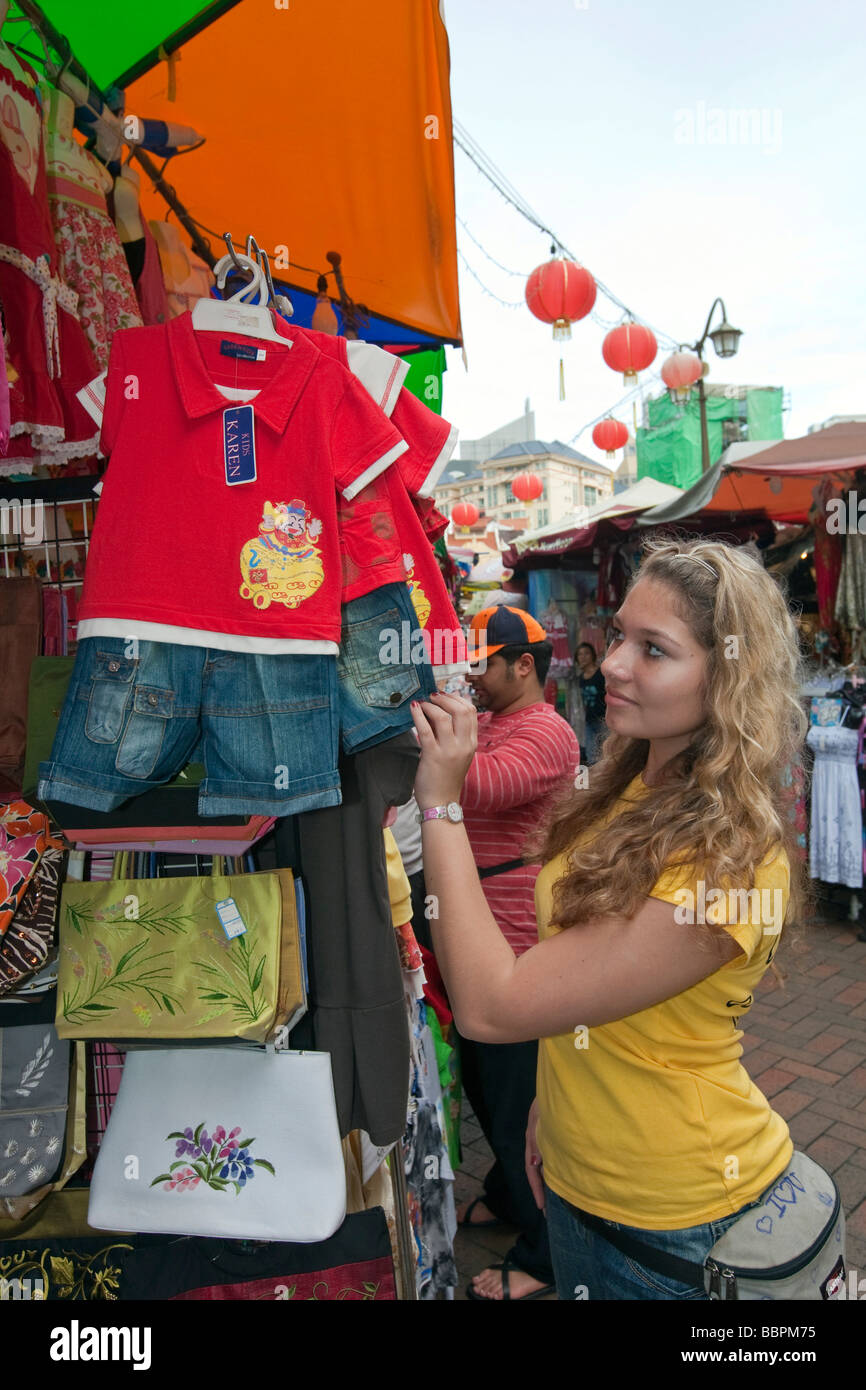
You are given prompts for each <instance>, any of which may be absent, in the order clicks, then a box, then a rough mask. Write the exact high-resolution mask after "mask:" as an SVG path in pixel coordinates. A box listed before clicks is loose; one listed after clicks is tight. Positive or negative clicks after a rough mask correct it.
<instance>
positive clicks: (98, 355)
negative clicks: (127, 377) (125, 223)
mask: <svg viewBox="0 0 866 1390" xmlns="http://www.w3.org/2000/svg"><path fill="white" fill-rule="evenodd" d="M74 120H75V107H74V103H73V101H72V98H71V97H69V96H67V95H66V93H65V92H61V91H59V90H57V89H56V88H52V89H51V91H50V92H49V102H48V111H47V115H46V121H45V158H46V174H47V189H48V203H49V208H50V210H51V219H52V222H53V224H54V236H55V241H56V243H57V250H58V268H59V272H60V276H61V278H62V279H63V280H64V281H65V283H66V284H67V285H68V286H69V287H70V289H72V290H74V291H75V293H76V294H77V295H78V318H79V321H80V323H81V326H82V328H83V329H84V332H85V333H86V334H87V340H88V342H89V343H90V346H91V349H92V350H93V356H94V358H95V360H96V363H97V365H98V367H99V370H100V371H104V370H105V368H106V367H107V366H108V355H109V349H110V347H111V339H112V337H113V335H114V333H115V332H116V330H117V329H118V328H135V327H138V326H139V325H140V324H141V321H142V320H141V314H140V313H139V310H138V305H137V303H136V299H135V293H134V291H133V288H132V281H131V280H130V278H129V268H128V266H127V264H126V257H125V256H124V254H123V249H122V247H121V245H120V242H119V240H118V236H117V232H116V230H115V227H114V223H113V222H112V221H111V219H110V218H109V216H108V209H107V207H106V201H105V199H106V194H107V193H109V192H110V191H111V188H112V182H113V181H112V178H111V175H110V174H109V172H108V170H107V169H106V168H105V165H104V164H102V163H100V161H99V160H98V159H96V158H95V156H94V155H92V154H90V153H89V151H88V150H85V149H84V147H83V146H82V145H81V144H80V142H79V141H78V140H76V139H75V136H74V134H73V127H74Z"/></svg>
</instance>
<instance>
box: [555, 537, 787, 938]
mask: <svg viewBox="0 0 866 1390" xmlns="http://www.w3.org/2000/svg"><path fill="white" fill-rule="evenodd" d="M649 579H652V580H653V581H654V582H655V583H658V584H663V585H665V587H666V588H667V589H668V590H669V592H670V594H671V595H672V597H673V600H674V604H675V608H676V611H677V613H678V616H679V617H680V618H681V619H682V621H683V622H685V623H686V624H687V625H688V627H689V629H690V631H691V632H692V634H693V635H694V638H695V640H696V641H697V642H698V643H699V645H700V646H701V647H703V648H704V650H705V651H706V654H707V669H706V681H705V686H704V701H705V708H706V722H705V724H704V725H703V726H702V727H701V729H700V730H699V731H698V732H697V733H696V734H695V735H694V736H693V738H692V741H691V743H690V745H689V747H688V748H687V749H685V751H684V752H682V753H680V754H678V755H677V756H676V757H675V758H673V759H672V760H671V761H670V763H669V764H668V765H667V767H666V769H665V779H664V782H663V784H662V785H659V786H654V787H653V788H652V789H651V790H650V791H649V793H648V795H646V796H644V797H641V798H640V799H639V800H638V801H636V802H635V803H634V804H633V805H629V806H627V807H626V808H625V809H623V810H622V811H621V812H620V813H619V814H617V815H616V816H615V817H614V818H613V819H612V820H611V821H610V823H609V824H608V825H606V826H604V825H603V824H602V828H601V829H598V826H599V824H601V823H602V822H603V818H604V816H605V813H606V812H608V811H609V810H611V808H612V807H613V806H614V804H615V803H616V801H617V799H618V798H619V796H620V795H621V793H622V792H623V791H624V790H625V788H626V787H627V786H628V785H629V783H630V782H631V781H632V780H633V779H634V778H635V777H636V776H637V775H638V773H640V772H641V771H642V770H643V768H644V767H645V765H646V761H647V754H648V752H649V742H648V741H647V740H645V739H636V738H632V737H629V736H626V735H623V734H616V733H613V732H611V733H610V734H609V735H608V737H607V739H606V740H605V743H604V748H603V752H602V756H601V759H600V761H599V762H597V763H595V764H594V765H593V766H592V768H591V769H590V773H589V785H588V787H586V788H585V789H582V790H579V791H576V792H573V791H570V792H569V794H568V796H567V797H566V798H565V800H564V801H563V802H561V803H560V804H559V805H558V806H557V807H555V808H554V810H553V812H552V815H551V817H550V818H549V820H548V821H547V822H546V823H545V825H544V826H543V827H542V828H541V832H540V834H538V835H537V836H536V837H535V839H534V841H533V842H531V845H530V849H529V854H528V857H529V858H531V859H532V860H535V861H542V862H546V861H547V860H549V859H552V858H554V857H555V856H556V855H558V854H561V853H562V852H563V851H566V850H570V851H571V853H570V854H569V859H568V864H569V872H568V873H567V874H566V875H565V876H564V877H563V878H561V879H560V880H559V881H558V882H557V884H556V885H555V887H554V900H553V920H554V921H555V922H556V923H557V924H558V925H559V926H561V927H572V926H577V925H579V924H580V923H581V922H585V921H589V920H590V919H591V918H595V917H601V916H620V917H621V916H623V915H624V916H626V917H632V916H634V914H635V913H636V912H637V910H638V908H639V907H640V905H641V901H642V899H643V898H645V897H646V896H647V895H648V894H649V893H650V891H651V889H652V887H653V885H654V883H655V882H656V880H657V879H658V878H659V877H660V876H661V874H662V872H663V871H664V869H665V866H670V865H671V864H673V863H676V864H680V865H682V866H683V868H684V869H686V870H688V871H690V872H693V873H694V874H695V875H696V876H700V877H701V878H703V879H704V880H705V881H706V882H707V883H709V884H712V885H718V886H722V885H724V886H732V887H738V888H739V887H741V888H747V889H750V888H753V887H754V876H755V868H756V866H757V865H758V864H760V863H761V861H762V860H763V859H764V858H765V856H766V855H767V854H768V853H769V852H770V851H775V849H776V848H777V847H779V846H781V847H782V848H784V849H785V851H786V852H787V855H788V860H789V863H790V867H791V894H790V899H789V904H788V910H787V913H786V921H787V922H790V921H795V920H799V919H800V918H801V915H802V914H803V912H804V911H805V909H806V905H807V892H806V880H805V874H804V872H803V865H802V861H801V859H800V856H799V854H798V852H797V842H796V830H795V828H794V826H793V823H792V821H791V818H790V817H789V815H788V808H789V806H790V803H791V798H792V792H791V788H790V785H788V784H786V782H785V778H786V775H787V777H790V774H791V769H792V768H793V767H795V766H797V765H799V764H800V759H801V751H802V747H803V742H804V739H805V734H806V730H807V720H806V716H805V714H804V712H803V710H802V707H801V705H800V701H799V698H798V692H799V686H800V680H801V658H800V651H799V643H798V640H797V632H796V628H795V625H794V621H793V618H792V615H791V613H790V611H789V608H788V605H787V602H786V599H785V595H784V593H783V592H782V590H781V589H780V587H779V585H778V584H777V583H776V581H775V580H774V579H773V578H772V577H771V576H770V575H769V574H767V572H766V570H765V569H764V568H763V566H762V564H761V563H760V560H759V559H758V558H756V557H755V556H754V555H753V554H752V553H750V549H748V548H746V547H734V546H730V545H726V544H724V543H722V542H717V541H705V540H698V541H681V540H671V539H663V540H650V541H648V542H647V543H646V544H645V545H644V547H643V557H642V563H641V566H640V569H639V570H638V572H637V574H636V575H635V577H634V578H633V579H632V581H631V584H630V585H629V589H631V588H633V587H634V585H635V584H640V583H641V582H642V581H644V580H649ZM591 827H595V828H596V832H595V833H594V834H593V835H592V836H591V837H587V840H586V842H585V843H584V844H583V845H581V846H580V847H575V841H576V840H577V839H578V837H579V836H581V835H582V834H584V833H585V832H587V831H589V830H590V828H591Z"/></svg>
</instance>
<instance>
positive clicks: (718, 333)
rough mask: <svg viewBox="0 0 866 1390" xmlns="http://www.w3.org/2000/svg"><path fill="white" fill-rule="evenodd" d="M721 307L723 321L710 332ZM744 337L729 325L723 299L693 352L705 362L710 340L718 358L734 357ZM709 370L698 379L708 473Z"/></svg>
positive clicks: (703, 459) (703, 457)
mask: <svg viewBox="0 0 866 1390" xmlns="http://www.w3.org/2000/svg"><path fill="white" fill-rule="evenodd" d="M719 306H720V307H721V310H722V321H721V323H720V324H719V326H718V327H717V328H714V329H713V331H712V332H710V324H711V323H712V321H713V314H714V313H715V312H716V308H717V307H719ZM742 336H743V334H742V330H741V329H739V328H734V327H733V326H732V325H731V324H730V323H728V311H727V309H726V308H725V301H724V300H723V299H716V300H714V301H713V307H712V308H711V309H710V312H709V314H708V315H707V322H706V326H705V328H704V331H703V334H702V335H701V337H700V338H699V339H698V341H697V342H696V343H695V344H694V348H693V351H694V352H696V353H697V354H698V357H699V358H700V359H701V362H703V360H704V345H705V344H706V341H707V338H709V340H710V342H711V343H712V345H713V347H714V348H715V351H716V356H717V357H733V356H734V354H735V353H736V351H737V348H738V347H739V345H740V339H741V337H742ZM707 370H708V368H707V367H706V366H704V373H703V374H702V375H701V376H700V377H699V378H698V403H699V406H700V411H701V472H702V473H706V472H707V471H708V470H709V467H710V437H709V434H708V432H707V393H706V388H705V387H704V374H705V373H706V372H707Z"/></svg>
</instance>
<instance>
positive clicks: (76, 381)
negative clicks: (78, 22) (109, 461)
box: [0, 43, 96, 473]
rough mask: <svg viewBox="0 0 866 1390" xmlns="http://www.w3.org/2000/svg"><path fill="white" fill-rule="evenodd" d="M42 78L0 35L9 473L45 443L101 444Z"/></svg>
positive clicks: (62, 454) (85, 447)
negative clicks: (64, 246)
mask: <svg viewBox="0 0 866 1390" xmlns="http://www.w3.org/2000/svg"><path fill="white" fill-rule="evenodd" d="M35 83H36V75H35V73H34V72H33V70H32V69H31V68H29V67H27V66H26V65H24V64H22V63H21V62H19V60H18V59H17V58H16V57H15V56H14V55H13V54H12V52H11V50H10V49H8V48H7V47H6V45H5V44H2V43H0V112H2V119H0V188H2V189H3V191H4V195H3V198H2V200H0V301H2V304H3V315H4V322H5V329H6V341H7V358H8V366H9V367H11V372H10V375H9V381H10V397H9V398H10V430H11V435H12V441H11V442H10V445H9V450H8V457H7V458H6V460H5V461H4V463H3V464H2V465H0V470H2V471H3V472H4V473H10V472H16V471H18V470H19V468H20V465H21V461H22V460H23V461H24V464H25V468H26V469H27V470H29V469H32V466H33V462H34V455H35V456H36V458H38V454H39V452H40V451H43V452H49V451H50V453H51V461H52V462H56V463H62V462H64V461H65V460H67V459H69V458H80V457H84V456H86V455H87V454H89V453H92V452H94V447H95V443H96V437H95V435H94V431H93V426H92V424H91V422H90V420H89V419H88V417H87V415H86V413H85V412H84V411H83V410H82V409H81V406H80V405H79V403H78V402H77V400H76V399H75V392H76V391H77V390H78V389H79V387H81V386H83V385H84V384H85V382H87V381H89V380H90V379H91V377H92V376H93V366H94V363H93V358H92V355H91V352H90V348H89V346H88V343H87V340H86V338H85V336H84V333H83V330H82V328H81V325H80V323H79V322H78V320H77V318H76V316H75V303H76V296H75V294H74V292H73V291H71V290H70V289H69V287H68V286H65V285H64V284H63V282H62V281H61V280H60V279H59V277H58V273H57V270H58V267H57V252H56V248H55V245H54V236H53V231H52V227H51V218H50V214H49V210H48V198H47V191H46V175H45V152H44V148H43V139H42V107H41V104H40V99H39V96H38V94H37V92H36V90H35ZM16 440H17V442H16Z"/></svg>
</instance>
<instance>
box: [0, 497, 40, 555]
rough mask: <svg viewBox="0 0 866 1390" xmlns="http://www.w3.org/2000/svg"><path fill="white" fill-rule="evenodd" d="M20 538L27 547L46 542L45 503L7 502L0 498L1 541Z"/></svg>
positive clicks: (15, 500)
mask: <svg viewBox="0 0 866 1390" xmlns="http://www.w3.org/2000/svg"><path fill="white" fill-rule="evenodd" d="M6 536H19V537H20V538H21V540H22V541H24V543H25V545H42V543H43V541H44V540H45V503H44V502H39V501H35V502H31V501H26V502H19V501H18V499H17V498H15V499H14V501H12V502H7V500H6V498H5V497H0V539H3V538H5V537H6Z"/></svg>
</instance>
